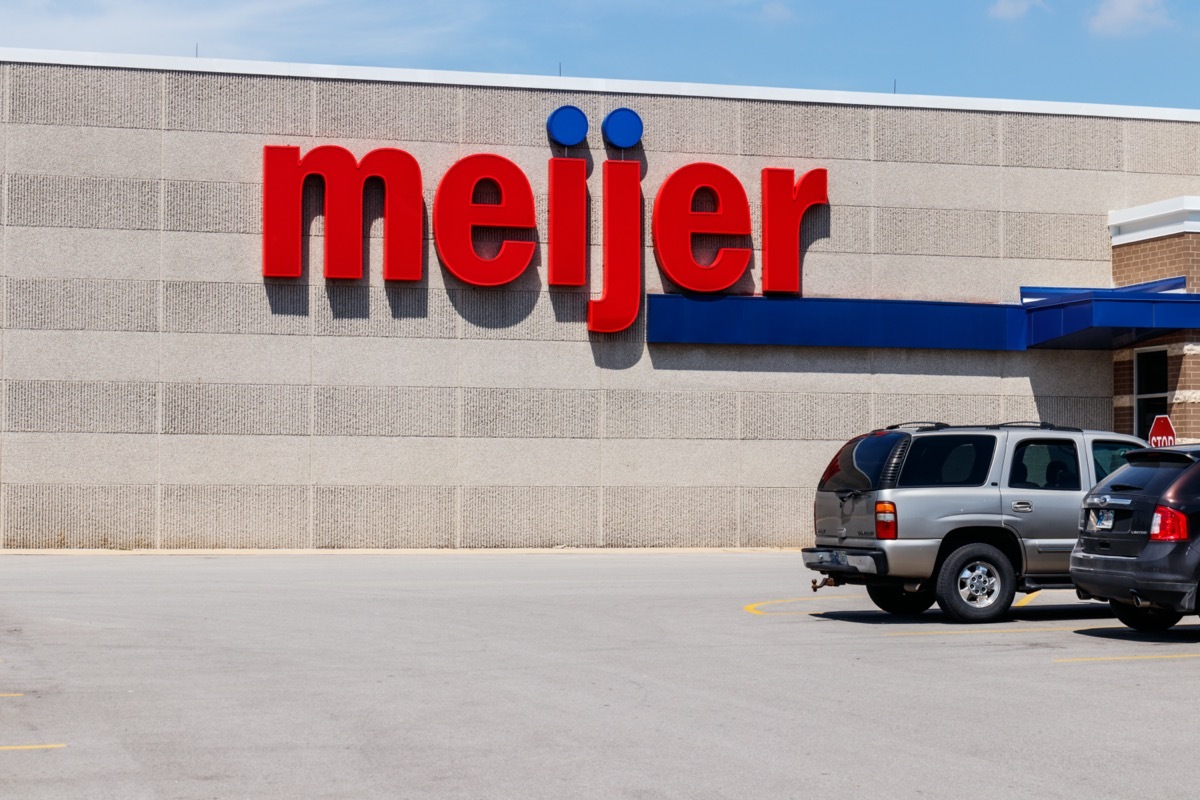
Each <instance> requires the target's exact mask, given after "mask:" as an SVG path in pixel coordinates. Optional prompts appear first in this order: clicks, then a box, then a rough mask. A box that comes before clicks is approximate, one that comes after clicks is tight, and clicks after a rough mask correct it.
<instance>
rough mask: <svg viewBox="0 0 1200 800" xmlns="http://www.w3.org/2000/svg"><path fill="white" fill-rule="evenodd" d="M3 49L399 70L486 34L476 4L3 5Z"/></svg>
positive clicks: (216, 0) (31, 1)
mask: <svg viewBox="0 0 1200 800" xmlns="http://www.w3.org/2000/svg"><path fill="white" fill-rule="evenodd" d="M4 5H5V7H4V9H3V19H4V24H3V25H2V26H0V45H3V46H7V47H32V48H47V49H54V50H87V51H97V52H124V53H149V54H160V55H192V54H193V53H194V52H195V47H196V45H197V44H199V50H200V55H201V56H211V57H222V58H250V59H271V60H308V61H333V60H336V61H338V62H339V63H376V64H385V65H398V66H403V65H404V63H405V61H406V60H407V59H415V58H418V57H425V56H429V55H445V54H448V53H451V54H452V53H457V52H461V51H462V49H463V48H469V47H470V46H471V43H472V42H478V40H479V38H480V37H479V35H478V33H477V32H478V31H480V30H482V29H485V28H486V19H487V13H486V11H487V10H486V5H485V4H484V3H483V2H482V0H465V1H464V0H460V2H458V3H455V4H454V5H453V7H451V6H449V5H448V4H436V3H421V2H397V3H384V2H362V3H355V4H347V3H338V2H334V1H333V0H249V2H247V1H245V0H208V1H207V2H196V1H195V0H189V2H181V3H178V4H173V5H172V6H171V7H169V8H168V7H166V6H165V5H164V4H161V3H154V2H150V1H149V0H93V1H92V2H84V3H49V2H46V1H45V0H17V2H14V3H5V4H4Z"/></svg>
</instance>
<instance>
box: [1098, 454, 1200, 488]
mask: <svg viewBox="0 0 1200 800" xmlns="http://www.w3.org/2000/svg"><path fill="white" fill-rule="evenodd" d="M1190 466H1191V462H1188V461H1176V460H1170V461H1142V460H1138V461H1135V462H1133V463H1131V464H1126V465H1125V466H1123V467H1119V468H1117V469H1116V470H1115V471H1113V473H1112V474H1111V475H1109V476H1108V477H1107V478H1105V479H1104V480H1102V481H1100V483H1099V484H1097V485H1096V488H1095V489H1093V490H1092V493H1093V494H1104V493H1105V492H1112V493H1113V494H1147V495H1153V496H1158V495H1160V494H1162V493H1163V492H1165V491H1166V490H1167V488H1168V487H1169V486H1170V485H1171V484H1172V483H1174V482H1175V479H1176V478H1178V477H1179V476H1180V475H1181V474H1182V473H1183V471H1184V470H1185V469H1187V468H1188V467H1190Z"/></svg>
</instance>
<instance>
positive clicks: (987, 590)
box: [803, 422, 1146, 622]
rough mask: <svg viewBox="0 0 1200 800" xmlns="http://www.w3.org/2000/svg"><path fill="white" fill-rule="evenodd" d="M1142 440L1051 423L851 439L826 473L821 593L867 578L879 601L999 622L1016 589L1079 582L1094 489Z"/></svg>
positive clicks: (936, 425) (814, 560)
mask: <svg viewBox="0 0 1200 800" xmlns="http://www.w3.org/2000/svg"><path fill="white" fill-rule="evenodd" d="M1142 447H1146V443H1145V442H1143V441H1142V440H1141V439H1137V438H1134V437H1132V436H1126V435H1122V434H1118V433H1108V432H1104V431H1084V430H1080V429H1078V428H1062V427H1058V426H1055V425H1051V424H1049V423H1044V422H1043V423H1036V422H1010V423H1004V424H1001V425H986V426H971V427H952V426H950V425H947V424H945V423H942V422H911V423H904V424H901V425H892V426H891V427H889V428H887V429H885V430H878V431H873V432H871V433H868V434H865V435H863V436H859V437H857V438H854V439H851V440H850V441H849V442H847V443H846V444H845V445H844V446H843V447H842V448H841V450H839V451H838V454H837V455H836V456H834V458H833V461H831V462H830V463H829V466H828V467H827V468H826V470H825V474H824V475H822V476H821V481H820V484H819V485H818V487H817V499H816V504H815V508H814V523H815V530H816V547H808V548H805V549H804V550H803V553H804V563H805V564H806V565H807V566H808V567H809V568H810V569H813V570H816V571H818V572H820V573H821V574H822V575H824V576H825V578H824V580H822V581H820V582H818V581H816V580H814V581H813V590H814V591H815V590H817V589H819V588H821V586H839V585H841V584H845V583H853V584H864V585H866V587H867V593H868V594H869V595H870V596H871V600H872V601H873V602H874V603H875V605H877V606H879V607H880V608H881V609H883V610H884V611H888V612H890V613H893V614H901V615H911V614H920V613H921V612H923V611H925V610H926V609H928V608H929V607H930V606H932V605H933V603H934V601H936V602H937V604H938V605H939V606H941V608H942V611H943V612H945V613H946V615H947V616H949V617H950V618H951V619H954V620H956V621H960V622H985V621H990V620H994V619H996V618H998V617H1000V616H1002V615H1003V614H1005V612H1007V611H1008V608H1009V606H1011V605H1012V602H1013V597H1014V596H1015V593H1016V592H1018V591H1021V592H1032V591H1037V590H1038V589H1048V588H1063V589H1070V588H1072V584H1071V578H1070V573H1069V567H1070V557H1071V550H1072V548H1073V547H1074V546H1075V540H1076V538H1077V537H1078V535H1079V509H1080V505H1081V502H1082V500H1083V496H1084V495H1085V494H1087V491H1088V489H1090V488H1091V487H1092V486H1094V485H1095V484H1096V483H1097V482H1098V481H1099V480H1101V479H1103V478H1104V477H1105V476H1106V475H1108V473H1109V472H1111V471H1113V470H1114V469H1116V468H1117V467H1119V466H1121V465H1122V464H1124V463H1125V462H1124V459H1123V457H1124V455H1125V453H1127V452H1129V451H1130V450H1136V449H1138V448H1142Z"/></svg>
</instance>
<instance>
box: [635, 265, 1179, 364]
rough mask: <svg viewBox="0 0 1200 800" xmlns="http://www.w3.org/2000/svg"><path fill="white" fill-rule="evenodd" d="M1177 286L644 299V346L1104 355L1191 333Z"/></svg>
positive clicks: (1160, 283)
mask: <svg viewBox="0 0 1200 800" xmlns="http://www.w3.org/2000/svg"><path fill="white" fill-rule="evenodd" d="M1185 285H1186V280H1185V279H1184V278H1182V277H1180V278H1171V279H1168V280H1162V281H1154V282H1152V283H1143V284H1137V285H1135V286H1126V287H1123V288H1120V289H1072V288H1046V287H1024V288H1022V290H1021V297H1022V301H1023V302H1022V303H1021V304H1019V305H1014V304H1002V303H944V302H931V301H922V300H857V299H841V298H819V297H757V296H756V297H747V296H729V295H724V296H694V295H681V294H658V295H650V296H649V297H648V298H647V300H646V305H647V308H646V339H647V341H649V342H652V343H665V342H675V343H690V344H750V345H766V344H770V345H798V346H806V347H895V348H921V349H937V350H1027V349H1030V348H1039V349H1060V350H1114V349H1117V348H1121V347H1128V346H1130V345H1132V344H1136V343H1137V342H1140V341H1144V340H1146V339H1150V338H1154V337H1156V336H1162V335H1164V334H1167V333H1171V332H1173V331H1177V330H1181V329H1186V328H1200V295H1193V294H1183V293H1179V292H1180V290H1182V289H1183V288H1184V287H1185Z"/></svg>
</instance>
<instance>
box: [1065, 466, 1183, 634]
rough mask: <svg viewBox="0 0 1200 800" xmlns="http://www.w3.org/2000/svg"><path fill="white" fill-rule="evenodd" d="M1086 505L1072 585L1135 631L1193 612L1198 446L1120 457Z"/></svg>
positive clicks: (1156, 627)
mask: <svg viewBox="0 0 1200 800" xmlns="http://www.w3.org/2000/svg"><path fill="white" fill-rule="evenodd" d="M1125 460H1126V461H1127V462H1128V463H1127V464H1126V465H1125V466H1123V467H1121V468H1119V469H1117V470H1116V471H1115V472H1113V473H1112V474H1111V475H1109V476H1108V477H1107V478H1105V479H1104V480H1103V481H1101V482H1100V483H1099V484H1098V485H1097V486H1096V488H1095V489H1093V490H1092V491H1091V492H1089V493H1088V495H1087V497H1085V498H1084V501H1083V509H1082V511H1081V513H1080V520H1079V522H1080V528H1081V530H1080V534H1079V542H1078V544H1076V546H1075V550H1074V552H1073V553H1072V554H1071V580H1072V581H1073V582H1074V584H1075V587H1076V591H1077V592H1078V594H1079V596H1080V597H1081V598H1083V599H1085V600H1089V599H1092V600H1107V601H1108V602H1109V604H1110V605H1111V606H1112V609H1113V611H1114V612H1115V613H1116V615H1117V618H1118V619H1120V620H1121V622H1124V623H1125V624H1126V625H1128V626H1129V627H1131V628H1136V629H1137V630H1140V631H1164V630H1166V629H1168V628H1170V627H1171V626H1172V625H1174V624H1175V623H1176V622H1179V620H1180V619H1182V618H1183V615H1184V614H1192V613H1194V612H1195V611H1196V584H1197V577H1198V576H1200V445H1183V446H1178V447H1156V448H1152V449H1147V450H1135V451H1133V452H1130V453H1126V454H1125Z"/></svg>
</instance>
